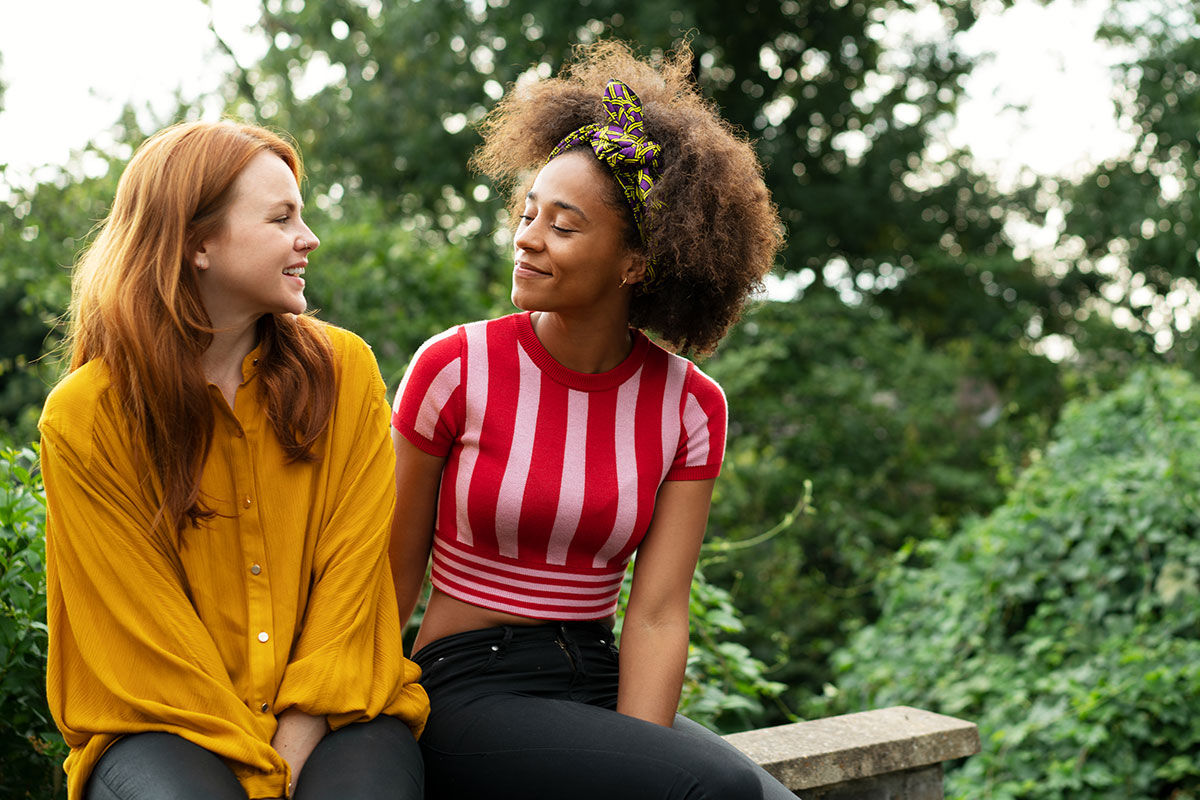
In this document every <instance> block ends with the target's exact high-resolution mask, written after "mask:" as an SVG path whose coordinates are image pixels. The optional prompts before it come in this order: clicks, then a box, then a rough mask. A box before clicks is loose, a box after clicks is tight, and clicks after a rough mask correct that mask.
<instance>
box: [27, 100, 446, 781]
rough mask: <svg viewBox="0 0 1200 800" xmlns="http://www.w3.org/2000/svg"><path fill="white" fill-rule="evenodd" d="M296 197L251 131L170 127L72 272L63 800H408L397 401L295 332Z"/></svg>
mask: <svg viewBox="0 0 1200 800" xmlns="http://www.w3.org/2000/svg"><path fill="white" fill-rule="evenodd" d="M301 178H302V170H301V166H300V159H299V156H298V154H297V153H296V151H295V149H294V148H293V147H292V146H291V144H289V143H288V142H287V141H285V140H284V139H282V138H280V137H279V136H278V135H276V134H274V133H272V132H270V131H267V130H264V129H262V128H258V127H254V126H250V125H241V124H236V123H232V122H191V123H183V124H180V125H176V126H173V127H170V128H167V129H165V130H163V131H160V132H159V133H157V134H155V135H154V136H152V137H151V138H150V139H148V140H147V141H146V142H145V143H144V144H143V145H142V146H141V147H140V148H139V149H138V152H137V154H136V155H134V157H133V159H132V160H131V161H130V163H129V166H128V167H127V168H126V169H125V172H124V174H122V176H121V180H120V183H119V185H118V187H117V194H116V198H115V200H114V201H113V207H112V212H111V213H110V215H109V217H108V219H107V220H106V221H105V223H104V226H103V229H102V230H101V232H100V234H99V235H98V237H97V238H96V241H95V242H94V243H93V244H92V246H91V247H90V249H89V250H88V251H87V253H86V254H85V255H84V256H83V258H82V260H81V261H80V263H79V265H78V266H77V268H76V271H75V277H74V286H73V290H72V298H71V327H70V335H69V341H70V348H71V349H70V356H71V361H70V373H69V374H68V375H67V376H66V377H65V378H64V379H63V380H62V382H60V383H59V384H58V386H57V387H55V389H54V391H53V392H52V393H51V395H50V397H49V399H48V400H47V401H46V405H45V408H44V409H43V412H42V418H41V422H40V423H39V427H40V428H41V433H42V451H41V453H42V471H43V474H44V476H45V483H46V500H47V517H46V555H47V559H46V560H47V588H46V595H47V606H48V621H49V630H50V652H49V658H48V665H47V675H46V685H47V695H48V699H49V701H50V709H51V711H52V712H53V714H54V719H55V721H56V722H57V724H58V727H59V729H60V730H61V731H62V734H63V738H64V739H65V740H66V742H67V744H68V745H69V746H70V748H71V752H70V754H69V755H68V757H67V761H66V771H67V790H68V794H69V795H70V797H72V798H76V799H77V800H159V798H167V797H169V798H175V800H192V799H193V798H194V799H195V800H200V799H201V798H203V799H204V800H239V798H240V800H247V798H272V797H279V798H282V797H285V796H294V797H297V798H335V797H336V798H342V797H355V798H360V797H361V798H368V797H378V798H384V797H386V798H397V797H404V798H420V797H421V794H422V786H423V778H422V774H423V772H422V771H423V767H422V764H421V756H420V751H419V749H418V748H417V744H416V741H415V739H414V734H419V733H420V731H421V728H422V726H423V724H424V722H425V717H426V716H427V714H428V709H429V705H428V700H427V698H426V696H425V693H424V691H423V690H422V689H421V687H420V686H419V685H417V684H416V683H415V682H414V681H415V680H416V677H417V672H418V670H417V667H416V666H415V665H414V664H412V663H411V662H409V661H407V660H405V659H404V658H403V656H402V645H401V640H400V625H399V623H398V621H397V618H396V601H395V595H394V592H393V590H392V586H391V579H390V573H389V569H388V562H387V556H386V553H387V547H388V532H389V525H390V521H391V518H392V507H393V503H394V500H395V493H394V491H393V473H394V470H395V461H394V459H393V456H392V447H391V443H390V441H389V436H388V418H389V411H388V404H387V399H386V393H385V387H384V384H383V380H382V379H381V377H380V375H379V368H378V367H377V366H376V363H375V358H374V356H373V355H372V354H371V351H370V349H369V348H368V347H367V346H366V344H364V343H363V341H362V340H361V339H359V338H358V337H356V336H354V335H353V334H351V333H349V332H347V331H344V330H340V329H338V328H335V327H333V326H330V325H326V324H324V323H321V322H319V321H317V320H316V319H314V318H312V317H309V316H306V315H305V314H304V311H305V306H306V301H305V297H304V279H303V278H302V277H301V276H302V275H303V274H304V271H305V268H306V267H307V266H308V261H309V256H310V255H311V254H312V252H313V251H314V250H315V249H316V248H317V245H318V240H317V237H316V236H315V235H314V234H313V232H312V230H310V229H309V227H308V226H307V225H306V224H305V223H304V221H303V219H302V217H301V207H302V205H303V202H302V200H301V197H300V181H301Z"/></svg>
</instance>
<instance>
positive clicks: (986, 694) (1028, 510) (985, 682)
mask: <svg viewBox="0 0 1200 800" xmlns="http://www.w3.org/2000/svg"><path fill="white" fill-rule="evenodd" d="M1198 523H1200V386H1198V385H1197V384H1196V382H1195V381H1193V379H1191V378H1190V377H1189V376H1187V375H1186V374H1184V373H1182V372H1179V371H1170V370H1166V369H1161V368H1160V369H1158V370H1145V371H1142V372H1139V373H1136V374H1135V375H1134V376H1133V377H1132V378H1131V379H1130V380H1129V381H1128V382H1127V383H1126V384H1125V385H1124V386H1123V387H1122V388H1120V389H1119V390H1117V391H1115V392H1112V393H1110V394H1108V395H1105V396H1103V397H1101V398H1099V399H1096V400H1093V401H1090V402H1073V403H1071V404H1070V405H1069V406H1068V407H1067V408H1066V410H1065V411H1064V415H1063V418H1062V420H1061V422H1060V424H1059V426H1058V428H1057V431H1056V437H1055V441H1054V443H1053V444H1052V445H1051V446H1050V447H1048V448H1047V450H1046V453H1045V456H1044V457H1043V458H1040V459H1039V460H1037V461H1036V462H1035V463H1034V464H1033V466H1031V467H1030V468H1029V469H1028V470H1026V472H1025V473H1024V474H1023V475H1022V476H1021V478H1020V479H1019V481H1018V482H1017V484H1016V486H1015V487H1014V488H1013V490H1012V492H1011V493H1010V495H1009V497H1008V499H1007V500H1006V502H1005V503H1004V504H1003V505H1002V506H1001V507H999V508H998V509H997V510H996V511H995V512H994V513H992V514H991V515H990V516H988V517H986V518H983V519H978V520H976V521H974V522H972V523H970V524H968V525H966V526H965V527H964V528H963V529H962V530H961V531H960V532H959V533H957V534H956V535H955V536H953V537H952V538H951V539H949V540H947V541H942V542H939V541H929V542H925V543H923V544H921V545H919V546H917V547H915V548H911V549H909V550H908V551H907V552H906V555H908V556H912V555H913V554H914V551H915V553H916V554H919V555H921V556H924V557H927V558H928V559H929V563H930V566H929V567H928V568H925V569H914V568H911V567H908V566H906V565H905V564H904V560H905V559H904V554H902V557H901V558H900V560H899V563H898V564H897V565H896V566H895V568H894V569H893V570H892V571H891V572H890V574H889V575H888V577H887V579H886V581H885V587H884V591H883V594H884V596H885V605H884V612H883V615H882V617H881V618H880V620H879V621H878V622H877V623H876V624H875V625H873V626H870V627H867V628H865V629H863V630H862V631H860V632H859V634H858V635H857V636H855V637H854V639H853V640H852V643H851V645H850V646H849V647H847V648H846V649H845V650H843V651H842V652H840V653H839V654H838V655H837V656H836V659H835V661H836V664H837V669H838V671H839V673H840V677H839V678H838V679H837V681H838V692H837V693H836V694H835V696H834V697H833V699H832V700H830V701H827V702H825V703H822V704H817V706H818V707H817V708H816V709H814V710H815V711H816V712H817V713H830V712H831V711H841V710H846V709H854V708H861V707H865V706H880V705H892V704H896V703H904V704H910V705H917V706H922V707H926V708H930V709H932V710H935V711H940V712H944V713H948V714H953V715H956V716H961V717H966V718H968V719H972V720H974V721H976V722H978V724H979V727H980V733H981V736H982V739H983V752H982V753H981V754H979V755H977V756H975V757H973V758H971V759H968V760H967V761H966V762H965V764H964V765H963V766H962V768H961V769H958V770H956V771H954V772H953V773H951V774H950V775H949V776H948V790H949V794H950V796H954V797H962V798H965V797H971V798H1023V799H1024V798H1032V799H1033V800H1038V799H1039V798H1046V799H1047V800H1049V799H1050V798H1068V797H1069V798H1079V797H1088V798H1131V797H1137V798H1171V800H1189V799H1192V800H1194V798H1197V797H1200V761H1198V760H1197V759H1196V758H1195V753H1197V752H1200V713H1197V712H1198V711H1200V524H1198Z"/></svg>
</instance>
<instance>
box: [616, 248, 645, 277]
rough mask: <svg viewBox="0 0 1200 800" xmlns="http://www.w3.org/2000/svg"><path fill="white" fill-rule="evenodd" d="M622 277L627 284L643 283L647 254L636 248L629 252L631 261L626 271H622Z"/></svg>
mask: <svg viewBox="0 0 1200 800" xmlns="http://www.w3.org/2000/svg"><path fill="white" fill-rule="evenodd" d="M621 277H622V278H624V279H625V283H626V284H627V285H633V284H635V283H641V282H642V281H643V280H644V279H645V277H646V255H645V253H643V252H642V251H640V250H634V251H632V252H630V254H629V263H628V264H627V265H626V267H625V271H624V272H622V273H621Z"/></svg>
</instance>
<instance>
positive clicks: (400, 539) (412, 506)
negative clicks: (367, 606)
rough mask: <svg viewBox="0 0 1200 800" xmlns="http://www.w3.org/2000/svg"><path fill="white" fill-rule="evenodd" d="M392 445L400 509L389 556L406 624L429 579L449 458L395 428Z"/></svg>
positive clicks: (396, 513)
mask: <svg viewBox="0 0 1200 800" xmlns="http://www.w3.org/2000/svg"><path fill="white" fill-rule="evenodd" d="M392 446H393V448H394V449H395V451H396V510H395V513H394V514H393V516H392V538H391V543H390V545H389V547H388V558H389V559H390V560H391V562H392V579H393V580H394V581H395V583H396V603H397V605H399V607H400V625H401V627H403V626H405V625H407V624H408V620H409V618H410V617H412V613H413V611H414V609H416V607H417V600H418V599H419V598H420V596H421V587H422V585H423V584H424V582H425V568H426V566H428V564H429V551H430V549H431V548H432V546H433V526H434V522H435V521H436V514H437V497H438V483H439V481H440V480H441V477H442V467H443V466H444V465H445V463H446V459H444V458H439V457H437V456H431V455H429V454H428V453H426V452H424V451H422V450H420V449H418V448H417V447H416V446H415V445H414V444H413V443H412V442H410V441H408V439H405V438H404V436H403V435H402V434H401V433H400V432H399V431H397V430H396V429H394V428H393V429H392Z"/></svg>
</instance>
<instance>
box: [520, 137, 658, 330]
mask: <svg viewBox="0 0 1200 800" xmlns="http://www.w3.org/2000/svg"><path fill="white" fill-rule="evenodd" d="M605 181H608V182H612V181H613V178H612V176H610V175H607V174H605V172H604V167H602V166H601V165H600V162H598V161H597V160H596V159H595V158H594V157H592V155H591V153H590V152H586V151H583V150H579V151H568V152H567V153H564V154H563V155H561V156H559V157H558V158H556V159H554V160H553V161H551V162H550V163H549V164H547V165H546V166H545V167H543V168H542V170H541V172H539V173H538V176H537V179H536V180H535V181H534V182H533V187H532V188H531V189H530V190H529V194H528V195H526V197H525V206H524V210H523V211H522V212H521V219H520V222H519V224H518V225H517V231H516V234H515V236H514V237H513V251H514V252H513V261H514V267H515V268H514V269H513V290H512V301H513V304H514V305H515V306H517V307H518V308H521V309H524V310H526V311H549V312H557V313H564V314H572V315H591V314H595V313H614V314H626V315H627V314H628V304H629V296H630V293H631V291H632V286H633V285H634V284H635V283H637V282H638V281H639V280H641V276H642V272H643V266H642V261H641V258H640V256H639V255H638V254H637V253H636V252H635V251H633V250H631V249H630V248H629V246H628V244H627V242H628V236H629V232H628V223H627V222H626V220H625V219H624V218H623V217H622V215H621V213H620V211H619V210H618V209H617V208H614V207H613V205H612V204H611V203H610V202H609V200H608V199H607V193H608V192H609V190H610V187H609V185H608V184H607V183H605ZM622 279H624V280H625V285H624V286H621V281H622Z"/></svg>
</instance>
